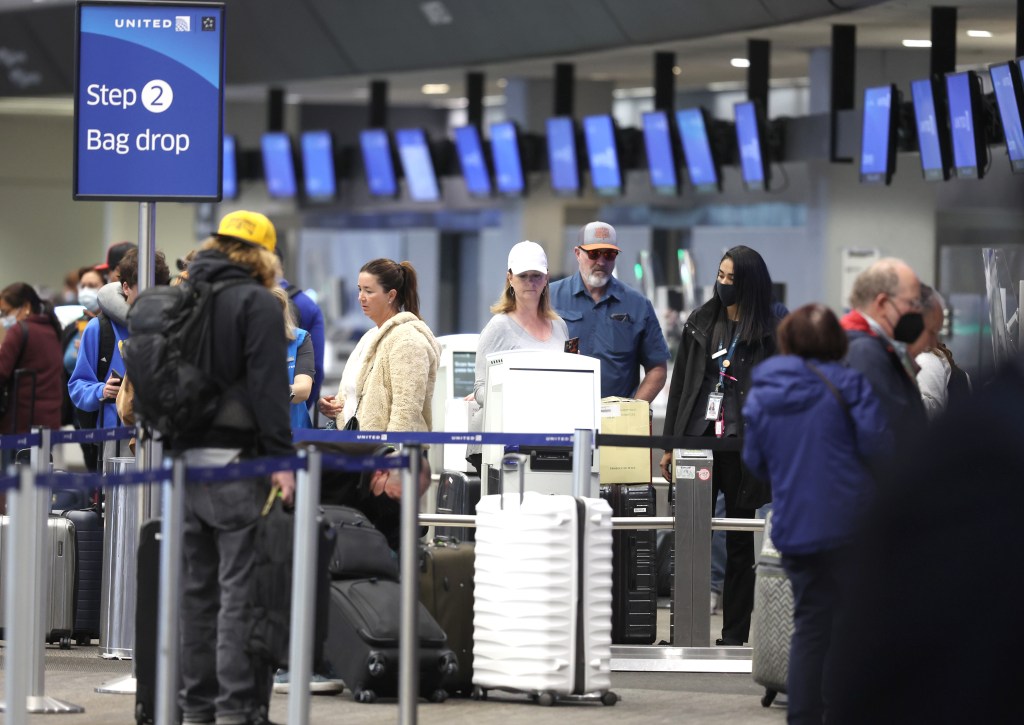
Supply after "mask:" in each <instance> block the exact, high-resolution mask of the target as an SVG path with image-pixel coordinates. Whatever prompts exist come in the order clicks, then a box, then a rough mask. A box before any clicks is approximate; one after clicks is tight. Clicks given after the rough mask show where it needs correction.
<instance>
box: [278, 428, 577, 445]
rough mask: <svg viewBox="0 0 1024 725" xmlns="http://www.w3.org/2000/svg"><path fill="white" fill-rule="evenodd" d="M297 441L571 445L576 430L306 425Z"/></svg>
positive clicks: (293, 437) (294, 434)
mask: <svg viewBox="0 0 1024 725" xmlns="http://www.w3.org/2000/svg"><path fill="white" fill-rule="evenodd" d="M292 440H293V441H294V442H296V443H438V444H443V443H455V444H459V443H479V444H480V445H485V446H488V445H501V446H515V445H518V446H571V445H572V443H573V434H572V433H433V432H429V431H421V432H415V431H412V432H408V433H406V432H392V431H388V432H383V431H362V430H321V429H319V428H302V429H299V430H296V431H294V432H293V433H292Z"/></svg>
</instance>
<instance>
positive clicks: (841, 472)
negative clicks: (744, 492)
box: [743, 355, 890, 554]
mask: <svg viewBox="0 0 1024 725" xmlns="http://www.w3.org/2000/svg"><path fill="white" fill-rule="evenodd" d="M810 362H811V364H813V365H814V366H815V367H817V369H818V370H820V371H821V372H822V374H824V375H825V376H826V377H827V378H828V379H829V380H830V381H831V382H832V384H833V385H834V386H835V387H836V389H837V390H838V391H839V393H840V394H841V395H842V397H843V399H844V400H845V401H846V404H847V406H848V408H849V414H847V413H846V411H844V409H843V407H842V406H841V405H840V403H839V401H838V400H837V399H836V396H835V395H834V394H833V393H832V392H831V391H830V390H829V388H828V386H827V385H826V384H825V382H824V381H823V380H822V379H821V378H820V377H818V375H816V374H815V373H814V372H813V371H812V370H811V369H810V368H809V367H808V366H807V364H806V362H805V361H804V359H803V358H801V357H797V356H795V355H780V356H776V357H773V358H769V359H768V360H765V361H764V362H763V363H761V364H760V365H758V366H757V367H755V368H754V371H753V374H752V380H751V388H750V391H749V392H748V393H747V400H746V403H745V404H744V406H743V418H744V420H745V421H746V435H745V437H744V442H743V462H744V463H746V464H747V466H748V467H749V468H750V469H751V471H753V472H754V473H755V474H757V475H758V476H760V477H762V478H765V479H767V480H769V481H771V485H772V500H773V513H772V541H773V543H774V544H775V546H776V547H777V548H778V549H779V551H781V552H782V553H784V554H810V553H814V552H819V551H827V550H829V549H834V548H836V547H838V546H841V545H843V544H846V543H849V541H850V539H851V537H852V536H853V534H854V533H855V532H856V530H857V527H858V526H859V524H860V519H861V516H862V514H863V513H864V511H865V509H866V507H867V505H868V503H869V502H870V500H871V497H872V495H873V488H874V482H873V479H872V476H871V473H870V471H869V468H868V465H867V462H866V461H867V460H868V459H871V458H873V457H875V456H877V455H879V454H881V453H884V452H887V449H888V447H889V445H890V434H889V431H888V428H887V422H886V418H885V416H884V414H883V412H882V408H881V406H880V404H879V402H878V398H877V396H876V395H875V393H874V391H873V390H872V388H871V384H870V383H869V382H868V380H867V378H865V377H864V376H863V375H862V374H861V373H859V372H857V371H856V370H853V369H852V368H848V367H846V366H845V365H843V364H842V363H837V362H818V361H810Z"/></svg>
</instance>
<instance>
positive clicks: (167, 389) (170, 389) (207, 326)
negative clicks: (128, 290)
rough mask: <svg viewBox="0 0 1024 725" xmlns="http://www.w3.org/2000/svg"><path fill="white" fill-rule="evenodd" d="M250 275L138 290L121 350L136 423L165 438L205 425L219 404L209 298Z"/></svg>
mask: <svg viewBox="0 0 1024 725" xmlns="http://www.w3.org/2000/svg"><path fill="white" fill-rule="evenodd" d="M246 283H251V284H256V282H255V280H253V279H252V278H250V277H245V278H239V279H230V280H224V281H221V282H213V283H210V282H196V281H193V280H189V281H187V282H184V283H183V284H180V285H178V286H177V287H166V286H162V285H161V286H157V287H151V288H150V289H147V290H145V291H144V292H142V293H141V294H140V295H139V296H138V298H137V299H136V300H135V303H134V304H133V305H132V307H131V309H130V310H129V312H128V331H129V333H130V335H129V338H128V339H127V340H125V342H124V348H123V350H122V355H123V357H124V362H125V369H126V371H127V373H128V377H129V379H130V380H131V383H132V385H133V386H134V388H135V398H134V409H135V417H136V419H137V420H138V421H139V423H140V424H141V425H142V426H143V427H145V428H146V429H148V430H150V431H154V432H156V433H159V434H160V435H161V436H162V437H163V438H164V439H170V440H172V441H173V440H174V439H176V438H179V437H181V436H182V435H184V434H186V433H190V434H194V433H196V432H197V431H204V430H206V429H207V428H208V427H209V425H210V422H211V421H212V420H213V418H214V416H215V415H216V413H217V410H218V407H219V402H220V400H219V398H220V392H221V391H220V389H219V387H218V385H217V383H216V382H215V381H214V380H213V376H212V374H211V372H212V359H213V347H212V341H211V340H210V333H211V326H212V321H213V300H214V298H215V297H216V296H217V294H218V293H220V292H221V291H222V290H224V289H226V288H228V287H233V286H235V285H238V284H246Z"/></svg>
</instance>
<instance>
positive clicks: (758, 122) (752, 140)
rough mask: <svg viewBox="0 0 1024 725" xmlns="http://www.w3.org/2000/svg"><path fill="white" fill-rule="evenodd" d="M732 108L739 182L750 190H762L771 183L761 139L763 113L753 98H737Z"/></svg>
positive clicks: (763, 125) (763, 142) (763, 130)
mask: <svg viewBox="0 0 1024 725" xmlns="http://www.w3.org/2000/svg"><path fill="white" fill-rule="evenodd" d="M733 112H734V115H735V118H736V145H737V146H738V147H739V152H740V171H741V172H742V174H743V185H744V186H746V187H747V188H748V189H750V190H752V191H764V190H766V189H768V187H769V186H770V185H771V168H772V167H771V163H770V160H769V158H768V145H767V143H766V142H765V119H764V114H763V113H762V112H761V108H760V106H758V104H757V103H756V102H755V101H741V102H740V103H737V104H736V105H735V106H734V107H733Z"/></svg>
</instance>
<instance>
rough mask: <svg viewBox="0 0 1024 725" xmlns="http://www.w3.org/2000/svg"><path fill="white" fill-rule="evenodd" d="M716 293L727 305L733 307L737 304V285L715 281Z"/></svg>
mask: <svg viewBox="0 0 1024 725" xmlns="http://www.w3.org/2000/svg"><path fill="white" fill-rule="evenodd" d="M715 293H716V294H717V295H718V299H720V300H722V304H723V305H725V306H726V307H732V306H733V305H734V304H736V285H734V284H722V283H721V282H715Z"/></svg>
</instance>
